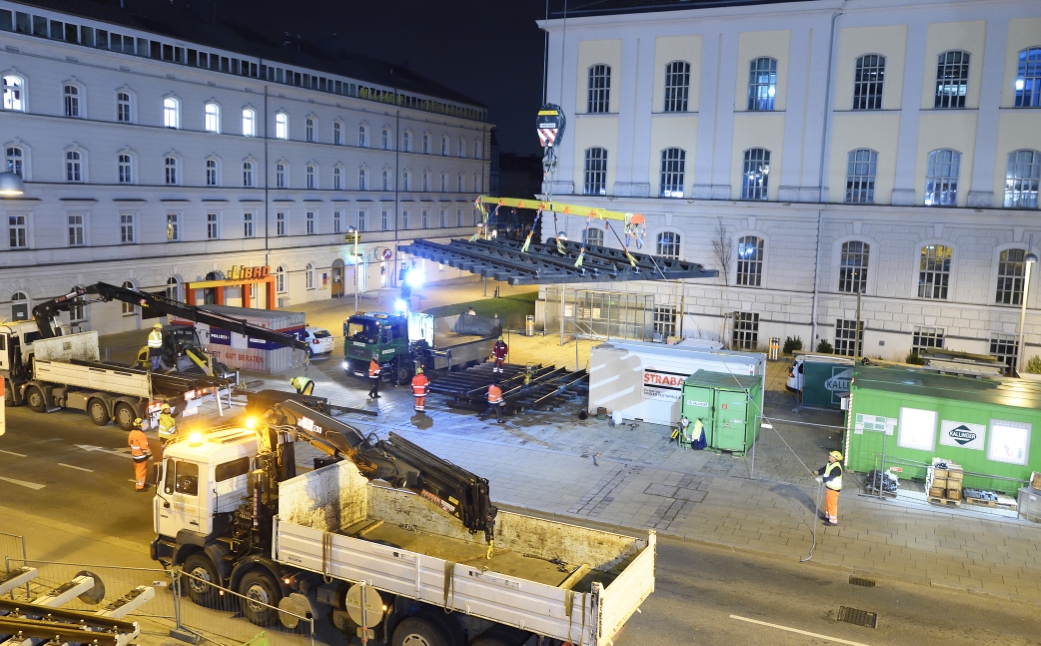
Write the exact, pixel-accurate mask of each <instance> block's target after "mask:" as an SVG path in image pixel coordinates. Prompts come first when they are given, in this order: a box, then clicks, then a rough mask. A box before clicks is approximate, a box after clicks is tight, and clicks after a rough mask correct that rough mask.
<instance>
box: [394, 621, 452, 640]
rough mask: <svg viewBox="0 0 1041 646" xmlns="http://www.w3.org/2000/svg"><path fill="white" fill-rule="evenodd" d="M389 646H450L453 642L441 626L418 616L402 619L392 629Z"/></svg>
mask: <svg viewBox="0 0 1041 646" xmlns="http://www.w3.org/2000/svg"><path fill="white" fill-rule="evenodd" d="M390 643H391V646H452V645H453V643H454V641H453V640H452V638H451V636H450V635H448V634H447V633H446V631H445V629H444V627H443V626H441V625H440V624H439V623H438V622H435V621H434V620H432V619H431V618H430V617H428V616H425V615H422V614H419V615H413V616H411V617H408V618H406V619H403V620H402V621H401V623H399V624H398V627H397V628H395V629H394V637H393V638H392V639H391V642H390Z"/></svg>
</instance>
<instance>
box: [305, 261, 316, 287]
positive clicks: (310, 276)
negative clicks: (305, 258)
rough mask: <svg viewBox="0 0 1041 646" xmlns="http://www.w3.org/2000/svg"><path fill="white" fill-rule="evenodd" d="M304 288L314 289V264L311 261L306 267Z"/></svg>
mask: <svg viewBox="0 0 1041 646" xmlns="http://www.w3.org/2000/svg"><path fill="white" fill-rule="evenodd" d="M304 289H314V265H312V264H311V263H307V266H306V267H304Z"/></svg>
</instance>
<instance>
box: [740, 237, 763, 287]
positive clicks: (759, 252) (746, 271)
mask: <svg viewBox="0 0 1041 646" xmlns="http://www.w3.org/2000/svg"><path fill="white" fill-rule="evenodd" d="M763 251H764V243H763V239H762V238H759V237H757V236H743V237H741V238H738V239H737V284H738V285H745V286H748V287H760V286H761V285H762V281H763V256H764V254H763Z"/></svg>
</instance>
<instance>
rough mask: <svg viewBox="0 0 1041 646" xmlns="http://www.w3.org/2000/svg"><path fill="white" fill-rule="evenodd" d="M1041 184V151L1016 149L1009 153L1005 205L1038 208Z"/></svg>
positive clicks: (1019, 207) (1018, 207)
mask: <svg viewBox="0 0 1041 646" xmlns="http://www.w3.org/2000/svg"><path fill="white" fill-rule="evenodd" d="M1039 184H1041V152H1038V151H1036V150H1015V151H1013V152H1010V153H1009V154H1008V166H1007V168H1006V170H1005V206H1006V207H1009V208H1017V209H1036V208H1037V204H1038V203H1037V193H1038V185H1039Z"/></svg>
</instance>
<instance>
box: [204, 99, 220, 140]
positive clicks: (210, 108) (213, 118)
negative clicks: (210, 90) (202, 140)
mask: <svg viewBox="0 0 1041 646" xmlns="http://www.w3.org/2000/svg"><path fill="white" fill-rule="evenodd" d="M205 128H206V132H217V133H219V132H220V106H219V105H217V104H216V103H214V102H213V101H210V102H209V103H207V104H206V123H205Z"/></svg>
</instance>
